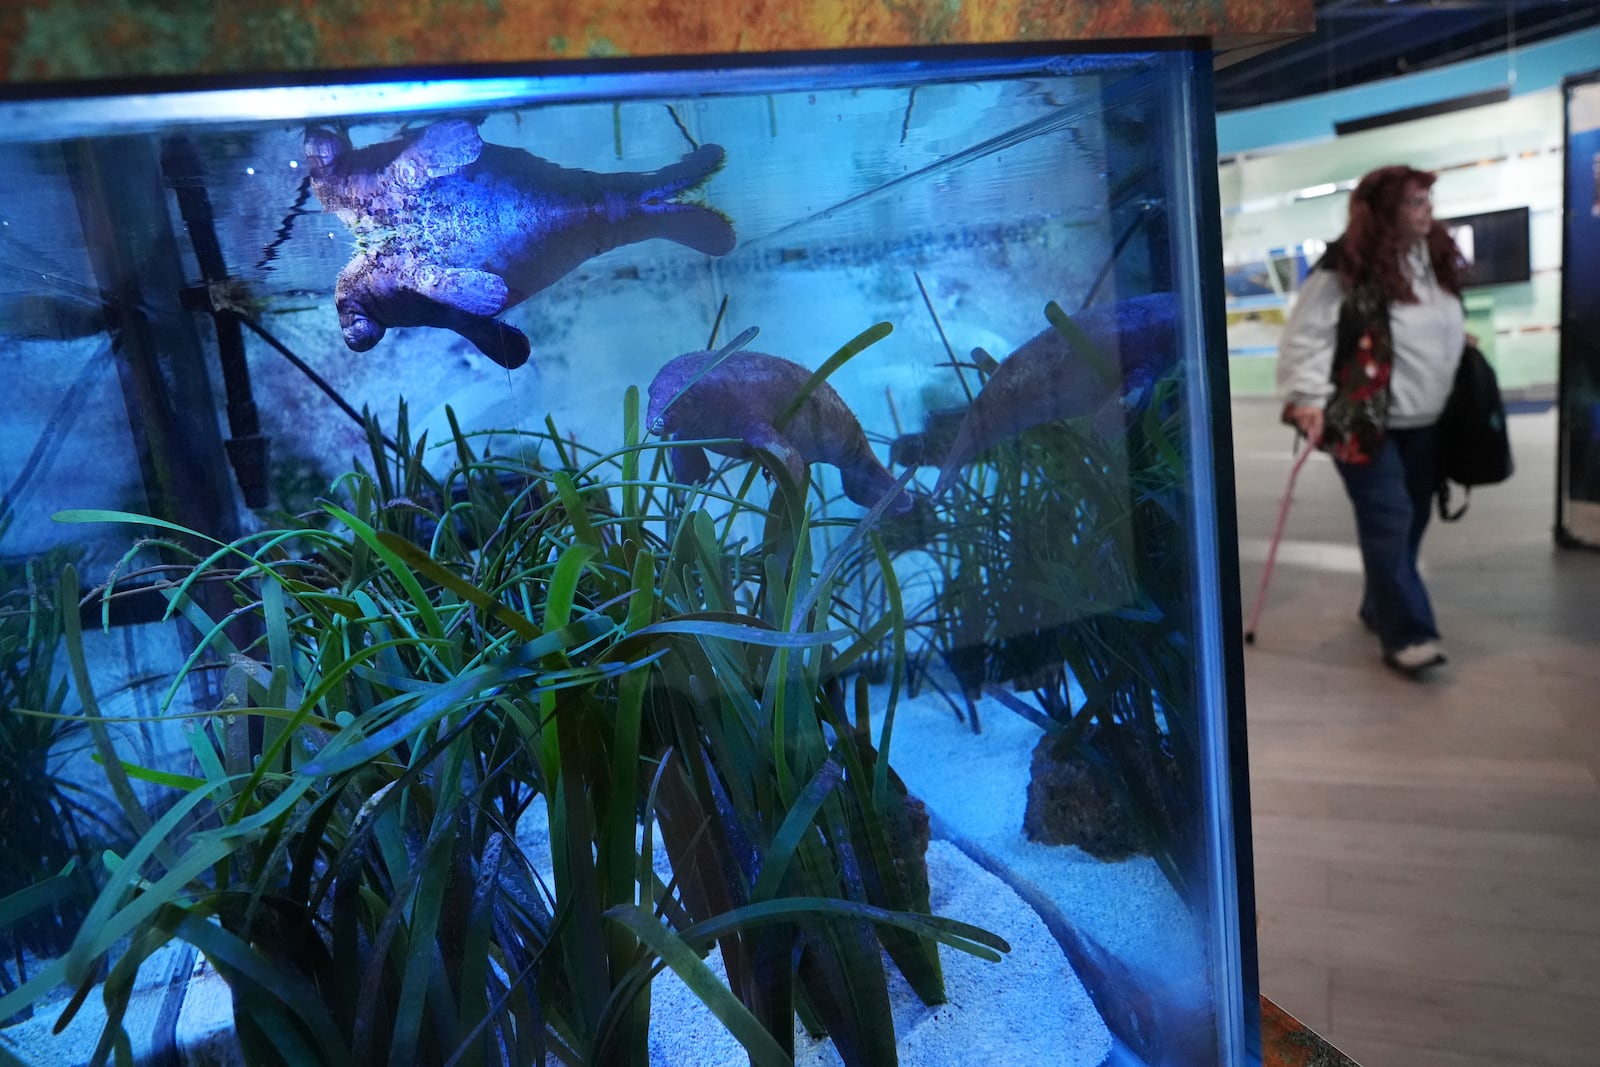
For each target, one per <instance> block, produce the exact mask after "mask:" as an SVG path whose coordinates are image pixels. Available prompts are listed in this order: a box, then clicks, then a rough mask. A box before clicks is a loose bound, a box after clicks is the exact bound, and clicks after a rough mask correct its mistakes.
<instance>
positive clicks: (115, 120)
mask: <svg viewBox="0 0 1600 1067" xmlns="http://www.w3.org/2000/svg"><path fill="white" fill-rule="evenodd" d="M1094 43H1098V42H1069V41H1062V42H1050V43H1049V44H1050V47H1040V46H1028V47H1025V48H1018V47H1014V46H1001V45H997V46H993V47H987V48H986V47H981V46H968V47H960V48H954V47H942V46H941V47H936V48H917V49H882V50H849V51H834V52H794V53H782V52H774V53H761V54H749V55H737V56H734V55H706V56H675V57H661V58H660V59H659V61H656V62H650V61H648V60H634V61H630V62H628V63H627V64H625V65H615V64H613V65H603V66H594V65H589V66H583V65H581V64H579V63H577V62H576V61H556V62H549V63H542V64H536V65H524V69H523V70H521V72H517V71H512V70H508V69H507V65H506V64H494V65H485V66H484V67H483V68H481V69H480V70H474V69H473V68H472V67H470V66H468V67H452V68H448V69H442V68H441V69H437V70H422V71H417V70H376V71H350V70H336V71H328V72H326V78H325V80H322V81H316V80H312V79H314V78H315V75H307V74H304V73H302V74H296V75H293V76H288V75H284V76H270V75H263V76H262V77H260V78H245V79H240V78H232V77H230V78H220V77H219V78H215V79H212V78H204V77H202V78H198V79H176V78H149V79H131V80H127V81H122V82H95V83H40V84H38V85H29V84H26V83H13V84H11V85H7V86H3V87H0V143H30V142H49V141H61V140H67V139H71V138H75V137H86V136H104V135H115V134H121V133H139V132H145V131H153V130H159V129H161V128H163V127H167V126H176V125H186V126H187V125H198V124H208V123H212V124H228V125H232V124H239V123H276V122H302V121H307V120H311V119H334V118H341V117H346V116H374V117H376V116H383V115H407V114H419V113H427V112H430V111H445V110H453V109H460V108H472V107H487V108H506V107H517V106H524V105H528V104H534V103H560V102H575V101H594V100H608V99H625V98H643V99H649V98H663V97H670V96H692V95H732V94H740V93H762V92H776V91H780V90H785V89H788V90H794V89H797V88H798V87H800V86H805V87H807V88H817V89H841V88H870V87H874V86H881V85H886V84H905V83H907V82H916V81H919V80H941V81H949V80H961V79H969V78H970V79H994V78H1007V77H1013V78H1022V77H1029V76H1034V77H1037V76H1054V77H1066V76H1071V75H1072V74H1074V73H1075V71H1074V70H1073V69H1071V68H1072V63H1071V62H1067V61H1065V57H1069V56H1076V57H1080V58H1086V57H1090V56H1104V57H1107V58H1110V57H1115V58H1116V59H1117V60H1118V61H1120V62H1121V63H1122V64H1124V69H1127V68H1128V67H1130V66H1132V65H1135V64H1139V63H1146V64H1148V63H1151V62H1152V61H1155V57H1157V56H1159V55H1160V54H1161V53H1162V51H1163V50H1162V49H1150V48H1147V47H1137V48H1135V47H1110V48H1105V49H1099V50H1097V49H1094V48H1088V47H1083V46H1084V45H1085V44H1094ZM1135 43H1137V44H1140V45H1145V44H1148V42H1135ZM1112 44H1113V45H1115V42H1112ZM1157 62H1158V61H1157Z"/></svg>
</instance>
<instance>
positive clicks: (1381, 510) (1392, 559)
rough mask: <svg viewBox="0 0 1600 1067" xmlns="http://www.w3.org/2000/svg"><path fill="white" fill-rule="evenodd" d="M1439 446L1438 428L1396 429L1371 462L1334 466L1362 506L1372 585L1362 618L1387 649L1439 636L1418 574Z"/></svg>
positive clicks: (1364, 558)
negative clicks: (1418, 557)
mask: <svg viewBox="0 0 1600 1067" xmlns="http://www.w3.org/2000/svg"><path fill="white" fill-rule="evenodd" d="M1437 444H1438V431H1437V429H1436V428H1435V427H1433V426H1424V427H1419V428H1417V429H1414V430H1390V431H1388V434H1387V435H1386V438H1385V440H1384V443H1383V449H1382V451H1380V452H1379V453H1378V458H1377V459H1375V460H1373V461H1372V462H1371V463H1362V464H1354V463H1335V464H1334V465H1335V466H1336V467H1338V468H1339V476H1340V477H1341V478H1343V479H1344V488H1345V492H1347V493H1349V494H1350V503H1351V504H1353V505H1354V506H1355V512H1356V536H1357V539H1358V540H1359V541H1360V543H1361V565H1362V570H1363V571H1364V572H1365V581H1366V586H1365V589H1364V590H1363V592H1362V595H1361V620H1362V621H1363V622H1365V623H1366V624H1367V626H1369V627H1370V628H1371V629H1373V630H1375V631H1376V632H1377V634H1378V640H1379V641H1381V642H1382V643H1383V650H1384V651H1385V652H1397V651H1399V650H1400V649H1402V648H1405V647H1406V646H1407V645H1414V644H1416V643H1417V642H1419V641H1431V640H1437V639H1438V637H1439V631H1438V628H1437V627H1435V626H1434V622H1433V606H1432V605H1431V604H1429V603H1428V590H1427V589H1426V588H1424V587H1423V584H1422V575H1420V574H1419V573H1417V549H1418V548H1419V547H1420V546H1421V544H1422V531H1424V530H1426V529H1427V528H1428V516H1429V515H1430V513H1431V511H1432V507H1433V491H1434V484H1435V481H1436V476H1435V471H1436V469H1437V466H1436V463H1437V459H1436V454H1437Z"/></svg>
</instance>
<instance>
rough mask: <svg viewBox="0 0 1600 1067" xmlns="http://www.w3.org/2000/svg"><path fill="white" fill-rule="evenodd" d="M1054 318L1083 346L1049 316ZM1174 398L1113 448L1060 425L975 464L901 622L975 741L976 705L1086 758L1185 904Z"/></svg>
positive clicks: (954, 493) (1187, 848) (1193, 834)
mask: <svg viewBox="0 0 1600 1067" xmlns="http://www.w3.org/2000/svg"><path fill="white" fill-rule="evenodd" d="M1047 315H1048V316H1049V318H1050V320H1051V322H1052V324H1053V325H1054V326H1055V327H1056V328H1057V329H1058V330H1060V331H1062V332H1063V333H1064V334H1066V336H1067V339H1068V340H1069V341H1070V342H1071V343H1072V344H1073V345H1074V346H1075V347H1081V346H1090V347H1092V344H1093V343H1092V342H1091V341H1090V340H1089V339H1088V338H1087V337H1086V336H1084V335H1083V334H1082V333H1081V331H1078V330H1077V328H1076V327H1075V326H1074V325H1073V324H1072V323H1071V321H1070V320H1068V319H1067V318H1066V316H1065V315H1064V314H1062V312H1061V309H1060V308H1059V307H1057V306H1055V305H1051V307H1050V308H1049V309H1047ZM1101 359H1102V362H1105V357H1103V356H1102V357H1101ZM974 369H977V370H979V372H980V375H981V374H982V373H983V370H982V368H974ZM1176 387H1177V383H1176V382H1175V381H1172V380H1165V381H1161V382H1158V383H1157V384H1156V386H1155V388H1154V390H1153V395H1152V397H1151V400H1150V402H1149V403H1148V404H1147V405H1144V406H1142V407H1141V408H1140V409H1139V410H1137V411H1134V412H1128V413H1125V432H1124V433H1122V434H1121V435H1120V436H1118V437H1116V438H1115V439H1108V438H1107V437H1106V436H1102V434H1101V433H1100V432H1097V431H1096V430H1095V429H1094V428H1092V427H1091V425H1090V422H1091V420H1090V419H1089V418H1087V417H1085V418H1078V419H1068V420H1061V421H1058V422H1055V423H1050V424H1046V425H1042V426H1037V427H1033V428H1031V429H1028V430H1026V431H1024V432H1023V433H1021V434H1020V435H1018V436H1017V437H1016V438H1014V439H1013V440H1011V441H1008V442H1006V443H1005V444H1003V445H1000V446H997V447H995V448H993V449H991V450H990V451H989V452H988V453H986V454H985V455H984V456H983V457H981V459H980V461H979V462H976V463H973V464H971V465H970V466H968V467H967V468H966V469H965V470H964V471H963V472H962V474H961V477H960V478H959V479H958V480H957V481H956V483H955V484H954V485H953V486H952V487H951V489H950V491H949V492H948V493H947V494H946V495H945V497H943V498H942V499H941V500H940V502H939V504H940V508H941V518H942V519H943V520H944V521H943V522H942V523H941V524H939V525H938V526H937V527H936V528H935V531H936V533H935V536H934V538H933V539H932V541H931V542H930V544H929V545H928V546H927V551H928V552H929V554H930V555H931V557H932V559H933V566H934V569H935V571H936V573H937V575H938V577H937V579H936V581H935V590H934V592H933V594H932V595H931V596H929V597H928V598H927V599H926V600H925V601H923V602H921V603H920V604H918V605H917V606H916V607H915V608H914V609H912V611H911V613H910V614H911V625H912V630H913V632H914V633H915V634H916V635H917V636H918V637H919V638H921V639H922V642H923V643H922V644H921V646H920V653H919V654H920V656H921V657H922V658H923V660H924V665H923V668H922V669H920V670H918V672H917V674H918V675H919V677H923V678H927V679H929V680H931V681H932V682H933V683H934V684H937V683H938V679H939V678H940V677H947V678H951V679H953V684H952V686H951V688H952V689H953V690H954V692H945V694H944V695H945V697H946V699H947V700H949V701H950V702H951V704H952V706H953V707H954V708H955V709H956V711H957V714H961V713H962V712H963V711H965V712H966V713H967V714H968V716H969V717H970V721H971V723H972V725H973V728H974V729H975V730H976V729H978V728H979V727H980V725H981V724H980V721H979V719H978V717H977V705H976V703H975V698H976V697H977V696H978V695H980V694H982V695H987V696H990V697H993V698H994V699H995V700H997V701H998V702H999V703H1000V704H1002V705H1004V706H1006V707H1008V708H1010V709H1011V710H1012V711H1014V712H1017V713H1020V714H1022V715H1024V716H1025V717H1027V718H1029V719H1031V720H1033V721H1034V722H1036V723H1038V724H1039V725H1040V726H1042V727H1043V728H1044V729H1045V731H1046V734H1047V736H1048V737H1049V738H1050V741H1051V748H1052V752H1053V754H1054V755H1055V757H1056V758H1057V759H1065V758H1067V757H1068V755H1069V754H1076V755H1077V756H1079V757H1080V758H1082V759H1083V760H1084V761H1085V762H1086V763H1087V764H1088V765H1089V766H1090V767H1091V768H1092V769H1093V771H1094V773H1095V774H1096V775H1097V776H1098V777H1099V779H1100V780H1101V781H1102V782H1103V783H1104V784H1105V785H1106V786H1108V787H1109V788H1110V789H1111V790H1112V791H1113V792H1114V794H1115V795H1116V796H1117V798H1118V800H1119V807H1121V808H1122V810H1123V811H1124V812H1125V813H1126V814H1127V815H1128V816H1129V818H1131V819H1132V820H1133V822H1134V824H1135V825H1136V826H1137V827H1138V828H1139V836H1140V838H1142V843H1143V845H1144V848H1145V850H1147V851H1148V852H1149V853H1150V854H1151V855H1152V856H1153V857H1154V858H1155V859H1156V861H1157V862H1158V863H1159V864H1160V865H1161V867H1162V869H1163V871H1164V872H1165V873H1166V874H1167V876H1168V878H1169V879H1170V880H1171V881H1172V883H1173V885H1174V886H1175V887H1176V888H1177V889H1178V890H1179V891H1180V892H1181V893H1187V892H1189V890H1190V888H1191V887H1192V884H1193V883H1192V879H1193V877H1194V874H1195V872H1196V870H1197V869H1198V868H1197V867H1196V866H1195V864H1196V863H1197V862H1198V861H1199V858H1200V857H1199V852H1198V850H1199V848H1200V839H1199V832H1200V828H1199V824H1198V821H1197V820H1196V819H1195V818H1194V817H1193V815H1192V813H1193V812H1195V811H1197V810H1198V807H1199V805H1198V797H1199V782H1198V781H1197V780H1196V779H1195V778H1194V774H1195V773H1196V768H1198V766H1199V762H1198V756H1197V745H1198V738H1197V734H1196V732H1197V730H1198V704H1197V695H1196V692H1195V685H1196V683H1195V680H1194V678H1193V672H1192V669H1191V661H1192V656H1193V650H1192V648H1191V647H1190V644H1189V638H1188V636H1187V635H1188V633H1189V631H1190V630H1191V628H1192V626H1193V621H1192V619H1193V617H1192V612H1193V610H1194V609H1193V605H1192V604H1191V603H1190V600H1189V590H1190V588H1191V585H1190V578H1191V575H1190V572H1189V570H1188V568H1187V554H1186V553H1187V544H1188V542H1187V540H1186V538H1185V536H1184V530H1185V528H1186V523H1187V519H1186V517H1185V515H1184V512H1183V507H1184V499H1185V498H1184V492H1185V470H1186V468H1185V466H1184V463H1183V459H1182V457H1181V455H1180V453H1179V451H1178V448H1177V447H1176V446H1175V445H1174V443H1173V442H1174V441H1176V440H1181V431H1182V425H1183V424H1182V418H1183V416H1182V414H1181V411H1180V409H1179V406H1178V405H1177V404H1176V403H1175V390H1176ZM939 666H942V667H943V668H944V670H942V671H941V670H939V669H937V668H938V667H939ZM1024 696H1026V697H1028V698H1031V700H1029V699H1023V697H1024Z"/></svg>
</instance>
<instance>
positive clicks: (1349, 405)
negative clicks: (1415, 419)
mask: <svg viewBox="0 0 1600 1067" xmlns="http://www.w3.org/2000/svg"><path fill="white" fill-rule="evenodd" d="M1393 362H1394V344H1393V341H1392V340H1391V338H1390V336H1389V303H1388V301H1386V300H1384V299H1383V295H1382V293H1381V292H1379V290H1378V287H1377V286H1376V285H1367V284H1363V285H1358V286H1356V287H1354V288H1353V289H1351V290H1350V292H1349V293H1347V294H1345V298H1344V303H1343V304H1342V305H1340V308H1339V329H1338V338H1337V340H1336V342H1335V344H1334V350H1333V370H1332V372H1331V375H1330V377H1331V379H1332V381H1333V396H1332V397H1330V398H1329V399H1328V406H1327V410H1326V411H1325V412H1324V414H1323V424H1322V449H1323V450H1324V451H1325V452H1327V453H1329V454H1330V455H1332V456H1333V458H1334V459H1336V460H1338V461H1339V462H1341V463H1371V462H1372V461H1373V460H1374V459H1376V458H1377V456H1378V453H1379V451H1381V450H1382V448H1383V437H1384V428H1385V427H1386V426H1387V425H1388V422H1389V375H1390V373H1391V370H1392V368H1393Z"/></svg>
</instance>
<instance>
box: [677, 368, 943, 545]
mask: <svg viewBox="0 0 1600 1067" xmlns="http://www.w3.org/2000/svg"><path fill="white" fill-rule="evenodd" d="M716 356H717V353H715V352H689V353H686V354H684V355H681V356H678V357H677V358H675V359H672V360H669V361H667V363H666V364H665V365H664V366H662V368H661V369H660V370H659V371H657V372H656V376H655V379H654V380H653V381H652V382H651V383H650V405H649V409H648V412H647V422H646V425H648V426H649V427H650V430H651V432H652V433H656V434H660V435H661V436H663V437H667V438H672V439H680V440H681V439H688V440H701V439H708V438H719V437H725V438H732V439H734V441H735V442H736V443H732V444H713V445H706V446H704V447H702V446H700V445H683V446H679V447H675V448H673V449H672V452H671V459H672V469H673V477H674V478H676V479H677V480H679V481H682V482H699V481H704V480H705V478H706V477H707V476H708V475H709V474H710V472H711V465H710V463H709V461H708V460H707V459H706V449H707V448H709V449H710V450H711V451H713V452H716V453H717V454H719V455H724V456H731V457H733V458H734V459H757V458H758V452H757V450H758V449H760V450H765V451H767V452H769V453H771V454H772V455H773V456H775V457H777V459H778V460H779V461H780V462H781V463H783V465H784V466H785V468H787V469H788V472H789V474H790V476H791V477H793V478H794V481H795V484H796V485H803V484H804V481H805V474H806V468H807V467H808V466H809V465H810V464H812V463H826V464H829V465H830V466H834V467H837V468H838V469H839V473H840V475H841V481H842V482H843V483H844V493H845V496H847V497H849V498H850V499H851V500H853V501H855V502H856V503H857V504H860V505H861V506H862V507H864V508H871V507H872V506H873V505H875V504H876V503H877V502H878V501H879V500H880V499H881V498H882V497H883V495H884V494H885V493H887V492H889V491H890V490H892V489H894V488H895V479H894V477H893V476H892V475H891V474H890V473H889V471H888V469H887V468H886V467H884V465H883V464H882V463H881V462H879V460H878V457H877V456H875V455H874V454H873V452H872V446H871V445H870V444H869V443H868V442H867V435H866V433H864V432H863V431H862V429H861V423H860V422H859V421H857V419H856V416H855V413H854V412H852V411H851V410H850V408H849V407H847V406H846V405H845V402H844V400H843V398H841V397H840V396H839V394H838V392H837V391H836V390H835V389H834V388H833V387H832V386H831V385H829V384H828V383H827V382H821V383H819V384H818V385H817V387H816V389H815V390H813V391H812V392H811V394H810V395H809V396H807V397H806V398H805V400H804V401H802V402H801V404H800V405H799V407H798V408H797V409H796V410H795V411H794V412H793V414H792V415H791V416H790V417H788V418H785V417H784V416H785V414H786V413H787V412H788V409H789V408H790V407H791V406H792V405H793V402H794V399H795V397H797V396H799V395H800V393H801V390H802V389H803V388H804V386H805V384H806V382H807V381H809V380H810V378H811V371H809V370H807V369H806V368H805V367H803V366H801V365H800V364H798V363H794V362H791V361H790V360H787V359H782V358H780V357H778V356H769V355H766V354H764V353H761V352H749V351H738V352H734V353H732V354H731V355H729V356H727V357H725V358H724V359H723V360H722V361H721V362H717V361H716ZM912 506H913V501H912V498H911V497H910V496H909V495H908V494H904V493H902V494H901V495H900V496H899V497H897V498H896V499H895V501H894V503H892V504H890V505H889V513H890V514H896V515H899V514H905V513H907V512H910V511H911V509H912Z"/></svg>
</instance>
